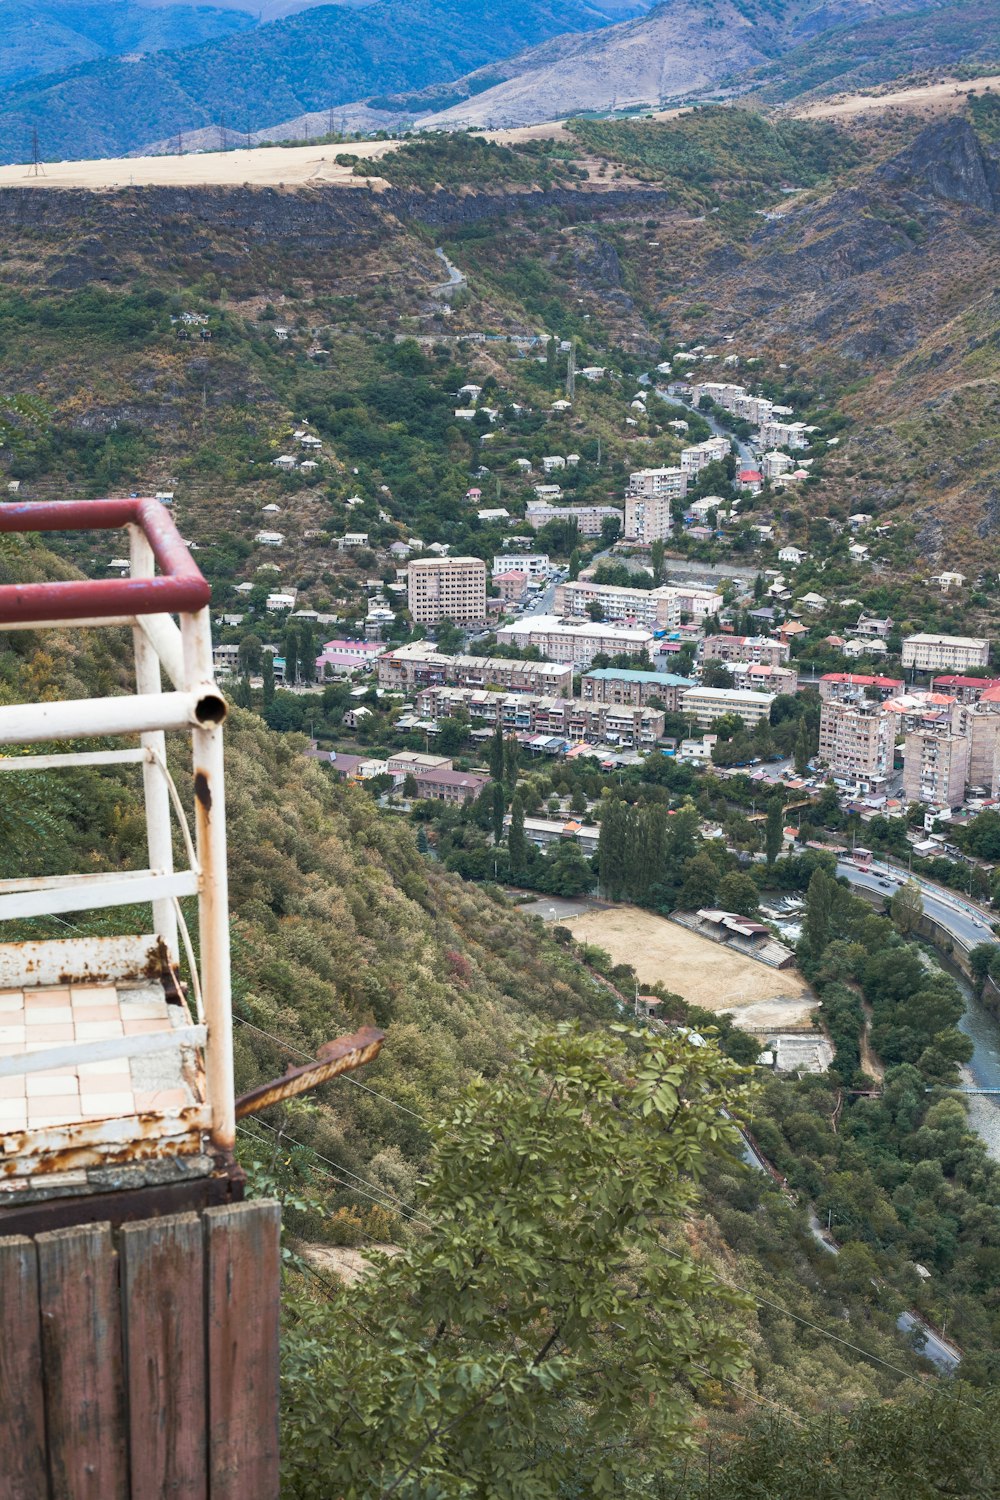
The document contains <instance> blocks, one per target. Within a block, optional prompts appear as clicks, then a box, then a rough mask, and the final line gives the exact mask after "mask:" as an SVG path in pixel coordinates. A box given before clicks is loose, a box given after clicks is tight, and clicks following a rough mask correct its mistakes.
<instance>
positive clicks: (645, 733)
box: [416, 687, 664, 749]
mask: <svg viewBox="0 0 1000 1500" xmlns="http://www.w3.org/2000/svg"><path fill="white" fill-rule="evenodd" d="M416 706H417V710H418V712H419V713H421V714H426V715H428V716H429V717H431V718H435V719H437V718H443V717H446V716H447V715H449V714H454V712H455V710H456V709H457V708H464V709H465V710H466V711H467V713H468V715H469V717H470V719H471V720H472V721H473V722H474V723H477V724H482V725H488V726H489V727H490V728H492V727H493V726H494V725H495V724H497V723H499V724H500V725H501V727H502V728H503V731H504V733H505V734H529V735H535V734H538V735H546V736H548V735H555V736H559V737H561V738H562V739H565V740H566V741H568V742H569V743H572V744H582V743H589V744H594V745H600V744H613V745H625V746H628V747H630V748H634V749H643V748H645V749H650V748H652V746H654V745H655V744H656V742H657V741H658V740H659V739H661V738H662V736H663V726H664V715H663V710H662V709H654V708H644V707H641V706H639V707H633V706H631V705H626V706H620V705H617V704H610V703H592V702H586V701H585V700H584V699H582V698H554V697H553V698H548V697H537V696H535V695H534V694H531V693H520V694H519V693H490V692H483V691H477V690H474V689H472V688H455V687H430V688H424V690H423V691H422V692H421V693H419V694H418V695H417V704H416Z"/></svg>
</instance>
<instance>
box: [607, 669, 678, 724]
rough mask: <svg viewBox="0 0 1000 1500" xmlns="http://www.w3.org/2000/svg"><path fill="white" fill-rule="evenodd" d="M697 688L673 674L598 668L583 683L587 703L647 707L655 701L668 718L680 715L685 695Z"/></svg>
mask: <svg viewBox="0 0 1000 1500" xmlns="http://www.w3.org/2000/svg"><path fill="white" fill-rule="evenodd" d="M694 686H695V684H694V683H693V682H692V681H691V679H690V678H689V677H678V676H677V675H676V674H675V673H673V672H642V671H639V670H634V669H630V668H628V667H594V668H592V670H591V671H589V672H585V673H584V675H583V677H582V678H581V680H580V693H581V696H582V697H583V701H584V702H585V703H606V704H618V705H623V706H624V705H631V706H634V707H645V706H646V704H648V703H651V702H652V701H653V700H655V701H656V702H657V703H662V704H663V707H664V709H665V710H666V712H667V713H668V714H673V713H676V712H677V711H678V709H679V708H680V706H681V694H682V693H686V692H687V690H688V688H692V687H694Z"/></svg>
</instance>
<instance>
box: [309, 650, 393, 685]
mask: <svg viewBox="0 0 1000 1500" xmlns="http://www.w3.org/2000/svg"><path fill="white" fill-rule="evenodd" d="M383 649H384V647H383V646H382V644H381V642H380V641H327V642H326V643H325V645H324V646H323V649H322V651H321V652H320V654H319V655H318V656H317V658H316V680H317V681H318V682H322V681H323V679H324V678H326V677H350V675H351V673H352V672H362V671H365V670H366V669H367V668H368V667H372V666H374V665H375V663H376V661H377V660H378V658H379V656H380V655H381V653H382V651H383Z"/></svg>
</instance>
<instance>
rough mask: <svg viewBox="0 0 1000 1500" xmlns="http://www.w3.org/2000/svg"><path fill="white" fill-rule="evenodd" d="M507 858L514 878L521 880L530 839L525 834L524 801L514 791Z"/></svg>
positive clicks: (526, 860) (518, 793)
mask: <svg viewBox="0 0 1000 1500" xmlns="http://www.w3.org/2000/svg"><path fill="white" fill-rule="evenodd" d="M507 858H508V860H509V861H510V874H511V879H512V880H519V879H520V877H521V876H522V875H523V874H524V872H525V869H526V868H527V864H528V840H527V839H526V838H525V836H524V803H523V802H522V801H521V794H520V792H515V793H514V800H513V802H512V803H511V805H510V828H509V829H508V831H507Z"/></svg>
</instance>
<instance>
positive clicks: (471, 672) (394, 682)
mask: <svg viewBox="0 0 1000 1500" xmlns="http://www.w3.org/2000/svg"><path fill="white" fill-rule="evenodd" d="M437 683H452V684H454V685H455V686H457V687H473V688H485V687H497V688H503V689H504V690H505V691H506V692H510V693H560V694H566V695H567V696H568V695H569V694H571V693H572V691H573V668H572V667H571V666H566V665H563V664H562V663H560V662H553V661H518V660H517V659H516V658H512V657H503V656H446V655H444V654H443V653H442V652H440V651H438V650H437V649H436V647H435V646H434V645H433V644H432V642H430V641H411V642H410V644H409V645H407V646H397V647H395V648H394V649H393V650H391V651H385V652H383V654H382V655H381V656H380V657H379V659H378V684H379V687H383V688H390V689H395V690H396V691H401V692H404V693H407V694H411V693H413V692H415V691H417V690H418V689H420V688H423V687H430V686H432V685H434V684H437Z"/></svg>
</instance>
